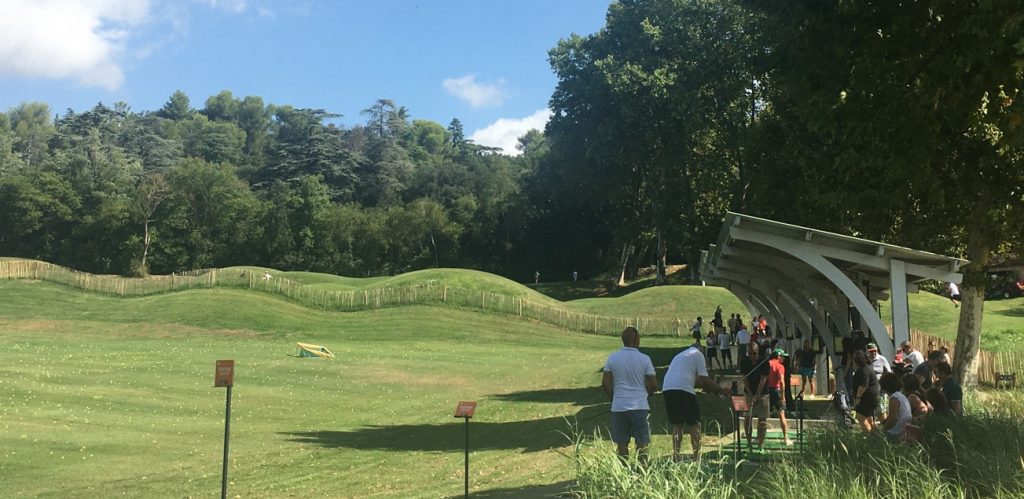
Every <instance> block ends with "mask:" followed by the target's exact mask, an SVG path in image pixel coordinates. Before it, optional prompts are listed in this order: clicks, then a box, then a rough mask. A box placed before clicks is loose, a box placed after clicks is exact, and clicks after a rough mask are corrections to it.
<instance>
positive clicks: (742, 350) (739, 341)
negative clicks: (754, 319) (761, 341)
mask: <svg viewBox="0 0 1024 499" xmlns="http://www.w3.org/2000/svg"><path fill="white" fill-rule="evenodd" d="M736 323H737V324H736V327H737V331H736V345H737V347H736V355H737V356H738V357H739V360H741V361H742V360H743V358H744V357H746V356H747V345H749V344H750V331H747V326H745V325H743V323H742V322H740V321H736ZM756 344H757V343H755V345H756Z"/></svg>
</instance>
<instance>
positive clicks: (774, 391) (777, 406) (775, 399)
mask: <svg viewBox="0 0 1024 499" xmlns="http://www.w3.org/2000/svg"><path fill="white" fill-rule="evenodd" d="M768 406H769V407H770V408H771V411H772V412H779V411H781V410H782V391H781V390H779V389H778V388H769V389H768Z"/></svg>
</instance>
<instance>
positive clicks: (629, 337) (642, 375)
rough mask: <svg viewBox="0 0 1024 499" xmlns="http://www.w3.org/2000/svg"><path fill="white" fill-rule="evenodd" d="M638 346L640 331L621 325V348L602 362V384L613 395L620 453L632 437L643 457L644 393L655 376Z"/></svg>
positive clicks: (647, 435)
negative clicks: (622, 327) (623, 327)
mask: <svg viewBox="0 0 1024 499" xmlns="http://www.w3.org/2000/svg"><path fill="white" fill-rule="evenodd" d="M639 348H640V333H639V332H637V330H636V328H634V327H627V328H626V329H624V330H623V331H622V349H621V350H619V351H617V352H615V353H613V354H611V355H610V356H609V357H608V361H607V362H605V364H604V369H603V370H604V377H603V378H602V380H601V388H603V389H604V393H605V394H606V395H608V397H610V398H611V399H612V428H611V429H612V441H613V442H615V444H616V446H618V451H619V457H621V458H622V459H625V458H626V457H628V456H629V440H630V438H632V439H633V440H635V441H636V450H637V454H638V457H639V458H640V460H641V461H646V458H647V445H648V444H650V443H651V427H650V423H649V422H648V416H649V415H650V412H651V407H650V405H648V404H647V396H648V395H650V394H652V393H654V391H655V390H656V389H657V388H658V378H657V377H655V374H654V363H653V362H651V358H650V357H648V356H647V355H646V354H643V353H640V350H638V349H639ZM697 352H698V353H700V351H699V350H698V351H697ZM702 360H703V359H702ZM701 364H702V365H703V362H702V363H701Z"/></svg>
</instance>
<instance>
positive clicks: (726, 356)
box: [718, 329, 733, 371]
mask: <svg viewBox="0 0 1024 499" xmlns="http://www.w3.org/2000/svg"><path fill="white" fill-rule="evenodd" d="M730 341H731V338H730V336H729V335H728V334H726V332H725V329H722V330H720V331H719V332H718V351H719V357H720V358H721V362H722V367H725V365H726V363H725V361H726V360H728V361H729V367H728V369H729V370H730V371H731V370H732V369H733V365H732V347H731V346H729V342H730Z"/></svg>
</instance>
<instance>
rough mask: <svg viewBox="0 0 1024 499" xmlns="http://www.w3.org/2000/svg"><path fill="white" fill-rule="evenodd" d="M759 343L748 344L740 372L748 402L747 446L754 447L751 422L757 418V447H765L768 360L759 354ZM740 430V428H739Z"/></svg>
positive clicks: (768, 403) (745, 423) (745, 425)
mask: <svg viewBox="0 0 1024 499" xmlns="http://www.w3.org/2000/svg"><path fill="white" fill-rule="evenodd" d="M758 351H759V347H758V346H757V343H750V344H748V345H747V354H746V355H744V356H743V357H742V358H741V359H740V373H742V374H743V399H744V401H746V403H747V408H748V410H747V417H746V420H745V421H744V423H743V427H744V429H745V430H746V433H747V448H748V449H752V448H753V444H752V443H751V437H752V434H753V431H751V430H752V428H751V427H750V424H751V422H752V418H754V417H756V418H757V447H758V448H762V447H764V435H765V431H766V430H767V429H768V406H769V405H770V401H769V400H768V392H767V390H766V388H765V387H766V386H767V384H768V372H769V370H768V360H767V359H762V358H761V357H760V356H759V355H758ZM737 431H738V430H737Z"/></svg>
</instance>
